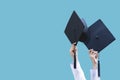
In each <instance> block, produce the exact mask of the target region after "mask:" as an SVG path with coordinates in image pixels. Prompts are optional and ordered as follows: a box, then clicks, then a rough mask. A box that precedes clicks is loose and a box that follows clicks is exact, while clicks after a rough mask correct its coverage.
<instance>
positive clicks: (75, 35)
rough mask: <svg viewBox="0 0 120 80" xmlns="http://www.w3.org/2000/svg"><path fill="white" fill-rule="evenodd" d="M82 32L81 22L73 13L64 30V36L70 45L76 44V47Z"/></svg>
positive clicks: (82, 25)
mask: <svg viewBox="0 0 120 80" xmlns="http://www.w3.org/2000/svg"><path fill="white" fill-rule="evenodd" d="M83 30H84V24H83V22H82V21H81V19H80V18H79V16H78V15H77V13H76V12H75V11H73V13H72V15H71V17H70V19H69V21H68V23H67V26H66V28H65V34H66V36H67V37H68V39H69V41H70V42H71V44H72V43H75V42H76V45H77V43H78V41H79V38H80V36H81V34H82V32H83Z"/></svg>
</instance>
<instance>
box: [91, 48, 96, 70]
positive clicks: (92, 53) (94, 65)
mask: <svg viewBox="0 0 120 80" xmlns="http://www.w3.org/2000/svg"><path fill="white" fill-rule="evenodd" d="M89 55H90V58H91V61H92V64H93V68H97V63H98V52H97V51H94V50H93V49H90V50H89Z"/></svg>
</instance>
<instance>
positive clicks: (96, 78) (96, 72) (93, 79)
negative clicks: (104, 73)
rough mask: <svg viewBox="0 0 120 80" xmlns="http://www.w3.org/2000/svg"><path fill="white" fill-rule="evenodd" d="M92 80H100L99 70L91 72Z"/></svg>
mask: <svg viewBox="0 0 120 80" xmlns="http://www.w3.org/2000/svg"><path fill="white" fill-rule="evenodd" d="M90 80H100V77H98V70H97V69H91V70H90Z"/></svg>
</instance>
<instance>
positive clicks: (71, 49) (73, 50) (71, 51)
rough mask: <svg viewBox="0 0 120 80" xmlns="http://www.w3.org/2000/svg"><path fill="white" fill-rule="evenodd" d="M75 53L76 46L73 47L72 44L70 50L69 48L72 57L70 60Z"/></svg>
mask: <svg viewBox="0 0 120 80" xmlns="http://www.w3.org/2000/svg"><path fill="white" fill-rule="evenodd" d="M76 52H77V47H76V45H75V43H73V44H72V45H71V48H70V54H71V56H72V58H73V59H74V54H75V53H76Z"/></svg>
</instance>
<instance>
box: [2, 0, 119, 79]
mask: <svg viewBox="0 0 120 80" xmlns="http://www.w3.org/2000/svg"><path fill="white" fill-rule="evenodd" d="M119 7H120V1H119V0H0V80H74V78H73V75H72V72H71V69H70V65H69V64H70V63H71V62H72V59H71V57H70V55H69V48H70V42H69V41H68V39H67V38H66V36H65V34H64V29H65V27H66V24H67V22H68V20H69V18H70V15H71V14H72V12H73V10H75V11H76V12H77V13H78V15H79V16H80V17H81V18H84V19H85V20H86V22H87V24H88V26H90V25H91V24H92V23H94V22H95V21H96V20H97V19H102V20H103V22H104V23H105V24H106V26H107V27H108V28H109V30H110V31H111V32H112V33H113V35H114V36H115V37H116V41H114V42H113V43H112V44H110V45H109V46H108V47H107V48H105V49H104V50H103V51H102V52H101V53H100V57H101V58H100V59H101V80H120V76H119V74H120V73H119V72H120V69H119V68H120V64H119V63H120V62H119V60H120V51H119V50H120V9H119ZM78 49H79V60H80V61H81V65H82V68H83V70H84V72H85V75H86V77H87V80H89V77H90V76H89V70H90V68H91V62H90V59H89V56H88V51H87V48H86V47H85V46H84V45H83V44H82V43H79V44H78Z"/></svg>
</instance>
